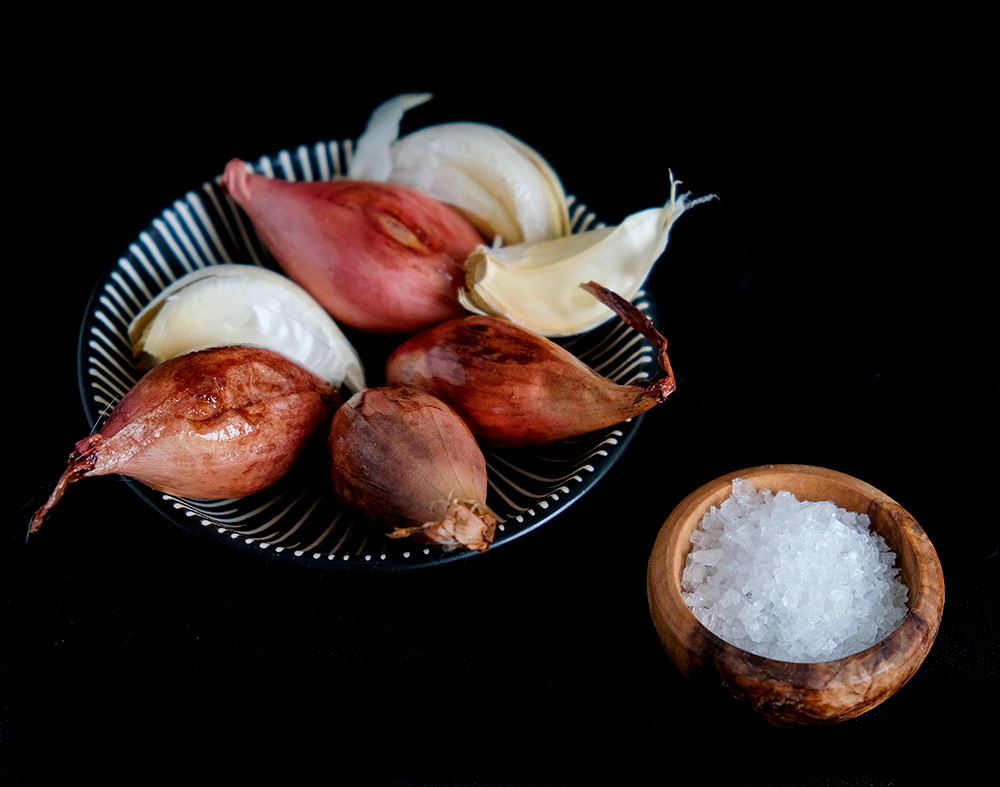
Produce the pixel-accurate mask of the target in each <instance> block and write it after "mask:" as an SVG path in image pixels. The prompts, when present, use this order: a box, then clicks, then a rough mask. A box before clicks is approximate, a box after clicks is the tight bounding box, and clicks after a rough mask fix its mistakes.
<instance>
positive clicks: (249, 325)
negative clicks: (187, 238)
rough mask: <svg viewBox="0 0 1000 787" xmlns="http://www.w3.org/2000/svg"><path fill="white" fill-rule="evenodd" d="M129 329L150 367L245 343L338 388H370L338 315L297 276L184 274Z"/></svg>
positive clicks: (255, 271)
mask: <svg viewBox="0 0 1000 787" xmlns="http://www.w3.org/2000/svg"><path fill="white" fill-rule="evenodd" d="M128 333H129V340H130V341H131V342H132V348H133V352H134V354H135V356H136V357H137V358H141V360H142V362H143V363H144V364H146V365H150V364H151V365H156V364H159V363H162V362H163V361H166V360H168V359H170V358H174V357H176V356H178V355H183V354H185V353H188V352H192V351H194V350H202V349H206V348H209V347H219V346H225V345H236V344H242V345H252V346H258V347H264V348H267V349H270V350H274V351H275V352H279V353H281V354H282V355H284V356H286V357H287V358H290V359H291V360H293V361H295V362H297V363H298V364H300V365H301V366H304V367H305V368H306V369H308V370H309V371H311V372H313V373H314V374H316V375H317V376H318V377H320V378H322V379H323V380H325V381H327V382H328V383H330V384H331V385H333V386H334V387H340V386H341V385H346V386H347V387H348V388H349V389H350V390H352V391H360V390H363V389H364V388H365V387H366V385H365V373H364V367H363V365H362V363H361V359H360V358H359V357H358V354H357V352H356V351H355V349H354V347H353V346H352V345H351V343H350V342H349V341H348V339H347V337H346V336H345V335H344V334H343V332H342V331H341V330H340V327H339V326H338V325H337V323H336V322H335V321H334V320H333V318H331V317H330V315H329V314H327V312H326V311H325V310H324V309H323V307H322V306H320V305H319V303H318V302H317V301H316V300H315V299H314V298H313V297H312V296H311V295H309V293H307V292H306V291H305V290H304V289H302V288H301V287H300V286H299V285H298V284H296V283H295V282H293V281H292V280H291V279H289V278H287V277H285V276H283V275H281V274H280V273H277V272H275V271H272V270H269V269H267V268H260V267H257V266H256V265H213V266H209V267H207V268H202V269H200V270H197V271H194V272H193V273H189V274H187V275H186V276H183V277H181V278H180V279H178V280H177V281H175V282H174V283H173V284H171V285H169V286H168V287H167V288H165V289H164V290H163V291H162V292H160V293H159V294H158V295H157V296H156V297H155V298H154V299H153V300H152V301H151V302H150V303H149V304H148V305H147V306H146V307H145V308H144V309H143V310H142V311H140V312H139V313H138V314H137V315H136V316H135V318H134V319H133V320H132V322H131V324H130V325H129V332H128Z"/></svg>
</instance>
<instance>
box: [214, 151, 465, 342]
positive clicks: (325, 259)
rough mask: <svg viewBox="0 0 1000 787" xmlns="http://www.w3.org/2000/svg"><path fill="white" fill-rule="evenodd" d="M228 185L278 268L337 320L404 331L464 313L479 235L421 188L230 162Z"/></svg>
mask: <svg viewBox="0 0 1000 787" xmlns="http://www.w3.org/2000/svg"><path fill="white" fill-rule="evenodd" d="M223 183H224V185H225V187H226V189H227V190H228V192H229V194H230V195H231V196H232V198H233V199H234V200H235V201H236V202H237V203H238V204H239V205H240V207H242V208H243V210H244V211H245V212H246V214H247V216H248V217H249V218H250V221H251V223H252V224H253V226H254V229H256V231H257V233H258V235H259V236H260V238H261V240H262V241H263V243H264V245H265V246H267V248H268V250H269V251H270V252H271V254H272V256H273V257H274V259H275V261H276V262H277V263H278V265H279V266H280V267H281V269H282V270H283V271H284V272H285V273H286V274H287V275H288V276H289V278H291V279H292V280H293V281H295V282H296V283H298V284H299V285H301V286H302V287H303V288H304V289H305V290H306V291H307V292H309V294H310V295H312V296H313V297H314V298H315V299H316V300H317V301H319V302H320V303H321V304H322V305H323V308H325V309H326V310H327V311H328V312H329V313H330V314H331V315H332V316H333V318H334V319H336V320H337V321H339V322H341V323H343V324H344V325H349V326H351V327H353V328H358V329H360V330H363V331H369V332H371V333H379V334H397V333H399V334H402V333H412V332H415V331H419V330H423V329H424V328H427V327H430V326H431V325H434V324H436V323H438V322H442V321H443V320H446V319H450V318H452V317H455V316H458V315H460V314H465V313H466V312H465V309H464V308H463V307H462V306H461V304H459V302H458V290H459V288H460V287H462V286H463V284H464V281H465V271H464V264H465V260H466V259H467V258H468V256H469V254H470V253H471V252H472V250H473V249H475V248H476V246H477V245H479V244H480V243H482V240H483V239H482V236H480V234H479V233H478V232H477V231H476V230H475V229H474V228H473V227H472V225H471V224H470V223H469V222H468V221H466V220H465V219H464V218H462V217H461V216H460V215H459V214H458V213H457V212H456V211H455V210H453V209H452V208H450V207H448V206H447V205H444V204H443V203H441V202H438V201H437V200H435V199H433V198H432V197H429V196H427V195H425V194H423V193H421V192H419V191H415V190H413V189H410V188H406V187H403V186H399V185H395V184H391V183H374V182H368V181H360V180H346V179H345V180H335V181H286V180H280V179H278V178H271V177H267V176H264V175H259V174H255V173H253V172H250V171H248V169H247V165H246V164H245V163H244V162H243V161H241V160H239V159H233V160H232V161H230V162H229V163H228V164H227V165H226V168H225V172H224V174H223Z"/></svg>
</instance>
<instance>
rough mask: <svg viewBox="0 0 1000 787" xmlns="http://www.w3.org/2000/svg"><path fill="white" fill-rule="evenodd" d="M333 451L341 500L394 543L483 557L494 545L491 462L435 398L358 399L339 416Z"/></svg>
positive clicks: (363, 395)
mask: <svg viewBox="0 0 1000 787" xmlns="http://www.w3.org/2000/svg"><path fill="white" fill-rule="evenodd" d="M328 448H329V452H330V476H331V479H332V481H333V487H334V490H335V491H336V493H337V496H338V497H339V498H340V499H341V500H342V501H343V502H344V503H345V504H346V505H348V506H350V507H351V508H353V509H355V510H357V511H359V512H361V513H362V514H364V515H365V516H367V517H368V518H370V519H372V520H374V521H375V522H379V523H381V524H383V525H387V526H388V527H389V528H390V532H389V536H390V537H391V538H409V539H411V540H413V541H416V542H419V543H425V544H440V545H443V546H445V547H447V548H450V549H453V548H457V547H462V548H466V549H471V550H475V551H477V552H485V551H486V550H487V549H488V548H489V546H490V544H491V543H492V542H493V536H494V533H495V530H496V518H495V516H494V515H493V513H492V512H491V511H490V510H489V508H488V507H487V506H486V502H485V501H486V493H487V475H486V460H485V458H484V456H483V453H482V450H481V449H480V448H479V445H478V443H477V442H476V440H475V438H474V437H473V435H472V433H471V432H470V431H469V428H468V426H466V424H465V423H464V422H463V421H462V419H460V418H459V417H458V415H456V414H455V412H454V411H453V410H452V409H451V408H450V407H448V405H446V404H444V403H443V402H441V401H440V400H439V399H437V398H436V397H433V396H431V395H429V394H427V393H425V392H423V391H417V390H413V389H410V388H405V387H377V388H368V389H366V390H364V391H361V392H359V393H356V394H354V395H353V396H352V397H351V398H350V399H348V400H347V401H346V402H345V403H344V405H343V406H342V407H341V408H340V409H339V410H337V412H336V413H335V414H334V417H333V420H332V422H331V425H330V435H329V440H328Z"/></svg>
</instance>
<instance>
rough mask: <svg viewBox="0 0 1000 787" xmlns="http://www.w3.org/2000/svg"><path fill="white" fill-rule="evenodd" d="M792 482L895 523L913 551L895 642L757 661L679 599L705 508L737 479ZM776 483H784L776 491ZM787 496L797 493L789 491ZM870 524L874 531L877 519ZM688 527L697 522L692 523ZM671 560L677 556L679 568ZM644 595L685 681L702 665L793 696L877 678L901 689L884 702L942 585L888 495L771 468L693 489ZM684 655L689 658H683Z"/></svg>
mask: <svg viewBox="0 0 1000 787" xmlns="http://www.w3.org/2000/svg"><path fill="white" fill-rule="evenodd" d="M790 476H798V477H802V478H804V477H813V478H815V479H821V480H822V482H823V485H824V488H836V489H838V490H841V493H842V494H844V495H846V494H848V493H850V494H851V495H853V496H859V495H860V496H863V497H864V498H865V499H867V500H870V501H871V506H870V507H869V511H865V512H860V513H869V512H870V511H872V510H875V511H878V512H879V513H880V516H881V515H884V516H891V517H893V523H892V526H893V528H894V529H896V530H897V531H898V538H899V539H900V540H901V542H905V545H906V546H905V548H906V549H907V550H911V556H912V565H913V566H915V573H914V574H913V575H911V577H910V582H909V583H908V587H909V592H910V598H909V601H908V607H909V610H908V612H907V615H906V617H905V618H904V620H903V622H902V623H901V624H900V625H899V626H898V627H897V629H896V630H895V631H894V632H892V634H890V635H889V636H888V637H886V638H885V639H884V640H882V641H881V642H880V643H876V644H875V645H873V646H871V647H870V648H867V649H866V650H863V651H860V652H859V653H855V654H852V655H849V656H846V657H844V658H841V659H836V660H831V661H826V662H802V663H799V662H785V661H780V660H777V659H771V658H767V657H764V656H758V655H756V654H752V653H749V652H748V651H744V650H742V649H740V648H738V647H736V646H735V645H732V644H730V643H728V642H725V641H724V640H722V639H721V638H719V637H717V636H716V635H715V634H713V633H712V632H711V631H709V630H708V629H707V628H706V627H705V626H703V625H702V623H701V622H700V621H699V620H698V619H697V618H696V617H695V616H694V613H692V612H691V610H690V608H689V607H688V606H687V604H686V602H685V601H684V599H683V597H682V596H681V592H680V577H681V574H682V572H683V569H684V565H683V564H684V560H683V559H682V558H683V557H685V556H686V555H687V552H688V551H689V550H690V544H689V543H688V544H685V545H680V544H679V543H678V542H679V541H680V540H681V539H685V538H687V539H689V535H690V532H691V530H693V529H694V527H696V526H697V524H698V523H699V522H700V521H701V517H702V515H703V514H704V512H705V511H707V510H708V508H709V506H711V505H716V506H717V505H720V504H721V503H722V501H724V500H725V499H726V498H728V497H729V495H730V493H731V488H732V482H733V480H734V479H736V478H741V479H744V480H747V481H750V482H752V483H754V485H755V486H758V488H765V487H766V488H769V489H771V490H772V491H774V492H777V491H779V490H780V489H783V488H786V487H788V486H793V487H794V486H796V485H795V484H794V483H789V482H788V481H787V478H788V477H790ZM778 477H783V478H785V479H786V481H785V482H783V483H775V479H777V478H778ZM790 491H793V493H795V490H794V489H793V490H790ZM797 496H799V495H798V494H797ZM800 499H803V498H802V497H800ZM805 499H814V496H806V497H805ZM824 499H832V498H829V497H828V498H824ZM834 502H837V501H836V500H835V501H834ZM838 504H840V503H838ZM885 512H888V513H885ZM872 518H873V525H874V518H875V517H874V516H873V517H872ZM692 519H694V520H695V521H694V522H693V523H692ZM890 546H893V549H894V551H896V552H897V558H898V557H900V550H899V549H897V548H896V546H894V545H892V544H890ZM674 556H678V559H677V560H676V562H674V560H673V558H674ZM647 593H648V602H649V607H650V614H651V616H652V618H653V622H654V624H655V627H656V629H657V633H658V635H659V637H660V640H661V642H662V643H663V645H664V647H665V649H666V650H667V652H668V654H669V655H670V657H671V659H672V660H673V661H674V663H675V665H676V666H677V667H678V668H679V669H680V671H681V672H682V673H683V674H685V676H686V677H689V678H690V677H693V674H692V673H693V672H695V671H699V670H701V669H702V667H703V665H704V663H705V662H710V663H711V670H709V671H710V672H711V673H712V675H713V677H714V678H715V679H720V677H721V679H722V680H723V682H726V681H729V680H730V679H735V677H736V676H735V675H734V674H732V673H736V672H741V673H746V672H748V671H751V672H753V673H754V674H753V676H752V680H753V682H754V685H759V686H771V685H775V684H784V685H786V686H788V687H790V688H793V689H794V688H804V687H807V686H824V687H826V688H828V689H830V690H831V691H832V690H833V689H835V688H836V687H837V686H839V685H843V684H844V683H845V682H850V681H855V682H863V681H867V680H871V679H873V678H874V679H877V680H878V681H880V682H889V683H897V682H898V685H893V687H892V688H891V690H889V691H888V694H886V696H888V695H889V694H891V693H892V692H893V691H895V690H896V689H897V688H898V687H899V686H901V685H903V683H905V682H906V681H907V680H908V679H909V678H910V677H911V676H912V674H913V673H914V672H915V671H916V669H917V667H919V665H920V664H921V663H922V661H923V658H924V657H925V656H926V653H927V651H928V650H929V649H930V645H931V644H932V643H933V641H934V638H935V637H936V635H937V631H938V627H939V625H940V620H941V614H942V610H943V605H944V577H943V573H942V571H941V564H940V561H939V560H938V556H937V553H936V552H935V550H934V548H933V546H932V545H931V543H930V540H929V539H928V538H927V536H926V533H924V531H923V529H922V528H921V527H920V525H919V524H918V523H917V522H916V520H915V519H914V518H913V517H912V516H911V515H910V514H909V513H908V512H906V511H905V509H903V508H902V506H900V505H899V504H898V503H897V502H896V501H895V500H893V499H892V498H890V497H889V496H888V495H886V494H884V493H883V492H881V491H879V490H878V489H876V488H875V487H873V486H872V485H871V484H868V483H866V482H864V481H862V480H860V479H858V478H855V477H853V476H850V475H847V474H846V473H841V472H839V471H836V470H831V469H828V468H824V467H818V466H814V465H802V464H771V465H758V466H755V467H750V468H745V469H742V470H737V471H734V472H731V473H726V474H725V475H723V476H719V477H718V478H715V479H713V480H712V481H709V482H708V483H706V484H703V485H702V486H700V487H698V488H697V489H696V490H695V491H693V492H691V493H690V494H689V495H688V496H687V497H685V498H684V499H683V500H682V501H681V502H680V503H679V504H678V505H677V506H676V507H675V508H674V510H673V511H672V512H671V513H670V515H669V516H668V517H667V519H666V520H665V521H664V523H663V526H662V527H661V528H660V531H659V533H658V534H657V537H656V540H655V542H654V545H653V549H652V552H651V553H650V558H649V564H648V566H647ZM685 649H686V650H687V651H688V653H684V650H685ZM702 671H703V670H702ZM897 676H898V677H897ZM741 677H742V676H741ZM882 699H885V697H882ZM879 701H881V700H879ZM876 704H877V703H876ZM865 709H867V708H865Z"/></svg>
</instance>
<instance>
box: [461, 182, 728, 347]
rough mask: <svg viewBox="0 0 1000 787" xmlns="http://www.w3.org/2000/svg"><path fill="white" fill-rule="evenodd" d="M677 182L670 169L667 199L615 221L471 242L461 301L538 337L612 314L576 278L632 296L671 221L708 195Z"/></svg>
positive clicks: (590, 325) (592, 324)
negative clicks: (535, 236)
mask: <svg viewBox="0 0 1000 787" xmlns="http://www.w3.org/2000/svg"><path fill="white" fill-rule="evenodd" d="M678 183H679V181H675V180H674V179H673V175H672V174H671V176H670V200H669V201H668V202H667V204H666V205H664V206H663V207H662V208H650V209H648V210H643V211H640V212H638V213H633V214H632V215H630V216H628V217H627V218H626V219H625V220H624V221H623V222H622V223H621V224H619V225H617V226H615V227H596V228H594V229H591V230H587V231H585V232H581V233H578V234H576V235H568V236H566V237H563V238H558V239H556V240H549V241H542V242H539V243H520V244H514V245H510V246H502V245H497V244H495V245H494V246H492V247H487V246H480V247H478V248H477V249H476V251H474V252H473V253H472V254H471V255H470V256H469V259H468V260H467V261H466V290H464V291H462V292H461V293H460V294H459V298H460V300H461V302H462V305H463V306H465V307H466V308H467V309H469V310H470V311H474V312H478V313H480V314H490V315H493V316H495V317H503V318H505V319H507V320H510V321H511V322H513V323H516V324H518V325H520V326H522V327H524V328H528V329H530V330H533V331H535V332H536V333H540V334H542V335H543V336H549V337H552V336H571V335H575V334H579V333H584V332H586V331H590V330H593V329H594V328H596V327H598V326H599V325H601V324H603V323H605V322H607V321H608V320H610V319H611V318H612V317H614V313H613V312H612V311H611V310H610V309H608V308H607V307H606V306H605V305H603V304H602V303H601V302H600V301H598V300H596V299H594V298H593V297H592V296H591V295H590V294H588V293H587V292H585V291H584V290H581V289H580V284H582V283H583V282H587V281H596V282H597V283H599V284H600V285H602V286H603V287H606V288H607V289H609V290H611V291H613V292H616V293H618V294H619V295H621V296H622V297H624V298H627V299H629V300H631V299H632V298H634V297H635V295H636V294H637V293H638V292H639V289H640V288H641V287H642V285H643V283H644V282H645V281H646V279H647V277H648V276H649V273H650V271H651V270H652V268H653V265H655V264H656V261H657V260H658V259H659V258H660V256H661V255H662V254H663V252H664V250H665V249H666V247H667V241H668V240H669V235H670V229H671V227H672V226H673V224H674V222H675V221H677V219H678V218H679V217H680V216H681V214H682V213H684V212H685V211H686V210H688V209H689V208H691V207H693V206H694V205H698V204H700V203H702V202H706V201H707V200H710V199H714V198H715V195H714V194H709V195H707V196H704V197H699V198H697V199H694V200H691V199H689V198H688V197H689V195H688V194H686V193H685V194H682V195H680V197H678V196H677V185H678Z"/></svg>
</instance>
